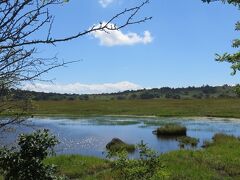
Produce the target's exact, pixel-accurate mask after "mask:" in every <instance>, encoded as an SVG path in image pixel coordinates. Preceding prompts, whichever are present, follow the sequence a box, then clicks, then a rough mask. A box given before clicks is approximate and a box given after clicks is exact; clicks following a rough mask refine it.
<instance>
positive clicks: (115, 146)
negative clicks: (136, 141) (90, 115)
mask: <svg viewBox="0 0 240 180" xmlns="http://www.w3.org/2000/svg"><path fill="white" fill-rule="evenodd" d="M106 148H107V150H109V151H112V152H119V151H123V150H125V151H127V152H128V153H132V152H134V151H135V145H133V144H127V143H125V142H123V141H122V140H121V139H118V138H113V139H112V140H111V141H110V142H109V143H108V144H107V145H106Z"/></svg>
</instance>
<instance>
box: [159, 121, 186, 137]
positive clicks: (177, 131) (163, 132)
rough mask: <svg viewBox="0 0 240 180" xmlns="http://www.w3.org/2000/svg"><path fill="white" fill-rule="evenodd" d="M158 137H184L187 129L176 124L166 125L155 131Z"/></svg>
mask: <svg viewBox="0 0 240 180" xmlns="http://www.w3.org/2000/svg"><path fill="white" fill-rule="evenodd" d="M156 133H157V135H158V136H186V134H187V128H186V127H184V126H181V125H178V124H166V125H164V126H162V127H160V128H158V129H157V131H156Z"/></svg>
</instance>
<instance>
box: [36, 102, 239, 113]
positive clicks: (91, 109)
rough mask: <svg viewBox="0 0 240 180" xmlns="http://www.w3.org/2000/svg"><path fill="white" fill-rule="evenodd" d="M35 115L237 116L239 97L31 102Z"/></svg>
mask: <svg viewBox="0 0 240 180" xmlns="http://www.w3.org/2000/svg"><path fill="white" fill-rule="evenodd" d="M33 104H34V106H35V112H34V114H36V115H47V116H49V115H52V116H66V115H67V116H99V115H136V116H159V117H190V116H194V117H197V116H198V117H199V116H201V117H206V116H208V117H240V111H239V109H240V99H201V100H196V99H195V100H184V99H180V100H171V99H168V100H159V99H151V100H121V101H120V100H88V101H81V100H74V101H67V100H62V101H35V102H33Z"/></svg>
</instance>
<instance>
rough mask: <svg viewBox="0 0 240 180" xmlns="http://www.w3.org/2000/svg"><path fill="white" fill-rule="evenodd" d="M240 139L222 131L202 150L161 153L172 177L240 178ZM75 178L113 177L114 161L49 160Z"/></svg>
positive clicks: (55, 158)
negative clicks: (112, 162)
mask: <svg viewBox="0 0 240 180" xmlns="http://www.w3.org/2000/svg"><path fill="white" fill-rule="evenodd" d="M239 149H240V140H239V139H238V138H235V137H232V136H227V135H223V134H218V135H215V137H214V141H213V142H212V143H211V144H210V146H209V147H208V148H206V149H202V150H178V151H173V152H169V153H166V154H162V155H160V160H161V161H160V162H161V163H163V164H164V166H165V170H166V171H167V172H168V174H169V175H170V176H169V179H184V180H185V179H194V180H198V179H199V180H200V179H204V180H207V179H209V180H210V179H236V180H237V179H240V151H239ZM46 162H47V163H50V164H51V163H53V164H56V165H58V167H59V173H60V174H62V175H67V176H69V177H70V178H72V179H98V180H111V179H113V177H114V173H115V172H113V171H111V162H109V161H105V160H102V159H98V158H93V157H83V156H78V155H73V156H57V157H52V158H50V159H48V160H47V161H46ZM115 175H116V174H115Z"/></svg>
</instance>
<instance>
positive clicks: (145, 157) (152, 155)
mask: <svg viewBox="0 0 240 180" xmlns="http://www.w3.org/2000/svg"><path fill="white" fill-rule="evenodd" d="M137 150H138V151H139V159H129V157H128V153H127V151H124V150H123V151H121V152H116V153H111V152H109V153H108V155H107V157H108V158H110V159H111V158H114V161H113V171H115V173H114V174H116V176H117V177H116V179H125V180H146V179H148V180H151V179H154V180H155V179H156V180H157V179H163V178H165V177H167V176H168V173H167V172H166V170H165V169H164V166H163V164H162V163H161V162H160V159H159V156H158V155H157V153H156V152H155V151H153V150H151V149H150V148H148V147H147V145H146V144H144V143H143V142H141V143H140V144H138V145H137Z"/></svg>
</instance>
